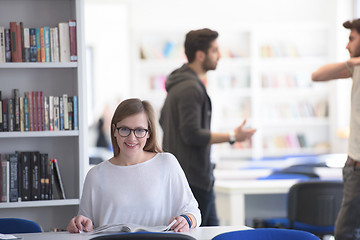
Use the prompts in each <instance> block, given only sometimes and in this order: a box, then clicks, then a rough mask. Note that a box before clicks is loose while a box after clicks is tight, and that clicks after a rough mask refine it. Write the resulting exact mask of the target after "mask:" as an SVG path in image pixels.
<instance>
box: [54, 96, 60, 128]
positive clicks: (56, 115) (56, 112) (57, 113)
mask: <svg viewBox="0 0 360 240" xmlns="http://www.w3.org/2000/svg"><path fill="white" fill-rule="evenodd" d="M59 130H60V108H59V97H54V131H59Z"/></svg>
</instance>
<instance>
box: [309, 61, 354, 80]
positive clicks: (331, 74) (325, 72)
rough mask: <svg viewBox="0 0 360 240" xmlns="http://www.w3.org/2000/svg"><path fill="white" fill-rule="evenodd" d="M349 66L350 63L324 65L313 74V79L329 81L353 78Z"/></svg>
mask: <svg viewBox="0 0 360 240" xmlns="http://www.w3.org/2000/svg"><path fill="white" fill-rule="evenodd" d="M350 60H351V59H350ZM350 60H349V61H350ZM349 66H350V63H348V62H342V63H331V64H327V65H324V66H322V67H320V68H319V69H318V70H316V71H315V72H313V74H312V75H311V79H312V80H313V81H328V80H332V79H339V78H349V77H351V72H350V70H349Z"/></svg>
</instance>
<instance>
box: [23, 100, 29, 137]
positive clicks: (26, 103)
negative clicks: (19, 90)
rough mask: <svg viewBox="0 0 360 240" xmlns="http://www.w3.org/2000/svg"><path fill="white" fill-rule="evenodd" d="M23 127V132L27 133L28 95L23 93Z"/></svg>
mask: <svg viewBox="0 0 360 240" xmlns="http://www.w3.org/2000/svg"><path fill="white" fill-rule="evenodd" d="M24 125H25V131H29V130H30V129H29V97H28V93H25V97H24Z"/></svg>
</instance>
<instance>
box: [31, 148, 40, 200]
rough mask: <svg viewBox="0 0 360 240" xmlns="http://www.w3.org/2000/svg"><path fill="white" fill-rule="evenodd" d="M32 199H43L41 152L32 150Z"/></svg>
mask: <svg viewBox="0 0 360 240" xmlns="http://www.w3.org/2000/svg"><path fill="white" fill-rule="evenodd" d="M31 172H32V175H31V180H32V186H31V196H32V197H31V199H32V200H40V199H41V188H40V153H39V152H31Z"/></svg>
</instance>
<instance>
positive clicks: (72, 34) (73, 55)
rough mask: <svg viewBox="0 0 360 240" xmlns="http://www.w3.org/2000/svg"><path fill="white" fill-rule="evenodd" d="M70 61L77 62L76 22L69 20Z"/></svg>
mask: <svg viewBox="0 0 360 240" xmlns="http://www.w3.org/2000/svg"><path fill="white" fill-rule="evenodd" d="M69 38H70V61H71V62H77V60H78V58H77V46H76V45H77V41H76V20H69Z"/></svg>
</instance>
